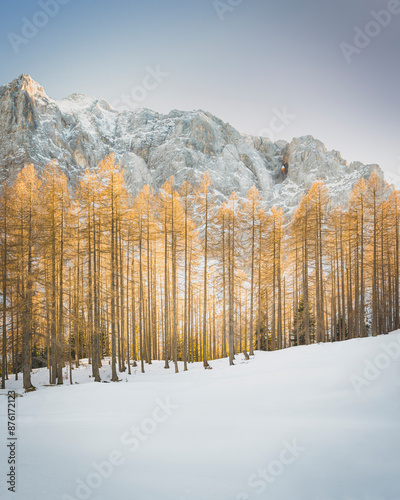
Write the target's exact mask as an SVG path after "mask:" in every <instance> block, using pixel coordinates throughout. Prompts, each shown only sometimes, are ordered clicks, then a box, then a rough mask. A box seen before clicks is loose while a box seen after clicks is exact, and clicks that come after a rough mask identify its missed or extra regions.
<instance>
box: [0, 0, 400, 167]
mask: <svg viewBox="0 0 400 500" xmlns="http://www.w3.org/2000/svg"><path fill="white" fill-rule="evenodd" d="M0 54H1V59H0V61H1V63H0V85H2V84H6V83H9V82H10V81H12V80H13V79H14V78H15V77H17V76H18V75H20V74H21V73H27V74H30V75H31V76H32V78H33V79H34V80H36V81H37V82H38V83H40V84H41V85H43V87H44V89H45V91H46V93H47V95H49V96H50V97H53V98H55V99H61V98H63V97H66V96H68V95H70V94H72V93H85V94H89V95H92V96H95V97H97V98H102V99H105V100H107V101H108V102H110V103H111V104H112V105H114V107H116V108H120V109H135V108H136V107H147V108H150V109H153V110H155V111H158V112H160V113H168V112H169V111H170V110H172V109H181V110H192V109H203V110H205V111H209V112H210V113H212V114H214V115H216V116H218V117H219V118H221V119H222V120H223V121H225V122H229V123H230V124H231V125H233V126H234V127H235V128H236V129H238V130H239V131H240V132H243V133H247V134H252V135H263V136H268V137H270V138H271V139H273V140H274V141H276V140H278V139H285V140H287V141H290V140H291V139H292V138H293V137H299V136H302V135H313V136H314V137H316V138H318V139H319V140H321V141H322V142H323V143H324V144H325V145H326V147H327V148H328V149H336V150H338V151H340V152H341V153H342V156H343V158H345V159H346V160H348V161H349V162H351V161H355V160H358V161H361V162H363V163H378V164H379V165H380V166H381V167H382V168H383V169H384V170H385V171H386V172H390V173H392V174H394V175H398V176H400V141H399V132H400V91H399V90H400V89H399V81H400V64H399V55H400V0H274V1H270V0H143V1H138V0H129V1H128V0H113V1H111V2H110V1H109V0H41V1H39V0H38V1H36V0H18V1H16V0H2V1H1V4H0Z"/></svg>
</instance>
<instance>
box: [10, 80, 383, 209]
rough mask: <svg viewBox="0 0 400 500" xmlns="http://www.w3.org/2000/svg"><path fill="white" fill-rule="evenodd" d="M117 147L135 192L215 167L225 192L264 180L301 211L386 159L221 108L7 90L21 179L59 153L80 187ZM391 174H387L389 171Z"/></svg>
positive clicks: (14, 86) (28, 85)
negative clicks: (308, 201) (264, 127)
mask: <svg viewBox="0 0 400 500" xmlns="http://www.w3.org/2000/svg"><path fill="white" fill-rule="evenodd" d="M112 152H114V153H115V156H116V159H117V160H118V162H120V163H121V164H122V165H123V167H124V169H125V172H126V180H127V183H128V185H129V187H130V189H131V190H132V192H133V193H137V192H138V191H139V189H140V188H141V187H142V186H143V185H145V184H147V183H150V184H152V185H153V186H154V187H156V188H157V187H160V186H161V185H162V184H163V182H164V181H165V180H166V179H168V178H169V177H170V176H171V175H174V177H175V182H176V184H177V185H179V184H180V183H181V182H183V180H184V179H187V180H189V181H190V182H196V180H197V179H198V177H199V175H200V174H201V173H202V172H204V171H205V170H208V171H209V172H210V175H211V178H212V180H213V184H214V189H215V190H216V191H217V193H218V194H219V196H220V197H221V198H225V197H227V196H229V195H230V194H231V193H232V192H233V191H237V192H238V194H239V196H245V195H246V193H247V191H248V190H249V189H250V188H251V186H253V185H255V186H256V187H257V188H258V189H259V191H260V192H261V193H262V195H263V198H264V199H265V201H266V202H267V203H268V204H270V205H272V204H276V205H278V206H282V207H283V208H284V210H285V211H288V210H290V209H292V208H293V207H294V206H295V205H296V204H297V203H298V201H299V199H300V197H301V195H302V194H303V193H304V192H305V190H306V189H307V188H308V187H309V186H310V185H311V184H312V183H313V182H314V181H315V180H318V179H322V180H324V181H325V183H326V185H327V186H328V188H329V189H330V191H331V194H332V196H333V198H334V200H335V201H338V202H345V201H346V200H347V196H348V193H349V191H350V190H351V188H352V186H353V185H354V183H355V182H357V180H358V179H360V178H361V177H366V178H367V177H369V175H370V174H371V172H372V171H373V170H374V169H378V170H379V171H380V172H381V170H380V169H379V167H378V166H377V165H363V164H362V163H360V162H353V163H351V164H350V165H349V164H348V163H347V162H346V161H345V160H343V159H342V157H341V156H340V153H339V152H337V151H327V149H326V148H325V146H324V144H323V143H322V142H320V141H318V140H317V139H314V138H313V137H311V136H304V137H299V138H295V139H293V140H292V141H291V142H290V143H288V142H286V141H277V142H275V143H273V142H271V141H270V140H269V139H267V138H265V137H252V136H249V135H244V134H241V133H239V132H238V131H237V130H235V129H234V128H233V127H232V126H231V125H229V124H228V123H225V122H223V121H222V120H220V119H219V118H217V117H215V116H213V115H212V114H210V113H208V112H205V111H201V110H196V111H178V110H173V111H171V112H170V113H169V114H168V115H162V114H159V113H156V112H154V111H151V110H149V109H138V110H136V111H123V112H119V111H116V110H115V109H113V108H112V107H111V106H110V105H109V104H108V103H107V102H106V101H104V100H101V99H96V98H94V97H89V96H87V95H84V94H72V95H71V96H69V97H67V98H65V99H62V100H58V101H57V100H54V99H51V98H50V97H48V96H47V95H46V93H45V91H44V89H43V87H42V86H41V85H39V84H38V83H36V82H35V81H34V80H33V79H32V78H31V77H30V76H28V75H21V76H19V77H18V78H16V79H15V80H14V81H13V82H11V83H9V84H7V85H3V86H2V87H0V166H1V169H2V170H3V173H4V172H5V173H7V174H9V175H11V176H13V175H15V174H16V172H17V171H19V170H20V169H21V168H22V167H23V166H24V165H25V164H26V163H34V164H35V165H36V166H37V168H38V169H39V170H40V169H41V168H43V167H44V165H46V164H47V163H48V162H50V161H51V160H53V159H56V160H57V161H58V163H59V164H60V166H61V167H62V168H63V170H64V171H65V173H66V174H67V176H68V178H69V179H70V181H71V182H72V183H74V182H75V181H76V179H77V178H78V177H79V175H80V174H81V173H82V172H83V170H84V168H85V167H86V166H89V167H93V166H95V165H96V164H97V163H98V162H99V161H100V160H101V159H102V158H103V157H104V156H105V155H106V154H109V153H112ZM382 175H383V174H382Z"/></svg>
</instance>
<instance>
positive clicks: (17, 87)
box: [9, 73, 48, 99]
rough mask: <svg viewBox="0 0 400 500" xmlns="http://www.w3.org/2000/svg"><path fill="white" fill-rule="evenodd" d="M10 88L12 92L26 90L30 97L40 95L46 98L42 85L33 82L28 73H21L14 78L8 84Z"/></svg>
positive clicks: (34, 97)
mask: <svg viewBox="0 0 400 500" xmlns="http://www.w3.org/2000/svg"><path fill="white" fill-rule="evenodd" d="M9 85H10V90H11V92H14V93H16V94H17V93H20V92H23V91H25V92H27V93H28V94H29V95H30V97H31V98H32V99H36V98H38V97H42V98H45V99H48V97H47V95H46V92H45V91H44V89H43V87H42V86H41V85H40V84H39V83H37V82H35V80H33V78H32V77H31V76H30V75H26V74H24V73H23V74H22V75H20V76H18V77H17V78H15V79H14V80H13V81H12V82H11V83H10V84H9Z"/></svg>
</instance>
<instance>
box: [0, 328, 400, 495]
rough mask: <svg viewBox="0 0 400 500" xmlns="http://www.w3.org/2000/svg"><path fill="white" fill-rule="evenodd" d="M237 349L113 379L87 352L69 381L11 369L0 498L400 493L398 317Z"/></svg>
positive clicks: (0, 403) (2, 429) (1, 404)
mask: <svg viewBox="0 0 400 500" xmlns="http://www.w3.org/2000/svg"><path fill="white" fill-rule="evenodd" d="M236 363H237V364H236V366H234V367H229V366H228V363H227V360H218V361H213V362H211V365H212V367H213V369H212V370H203V369H202V367H201V364H195V365H191V366H190V367H189V371H188V372H186V373H184V372H180V373H179V374H177V375H176V374H175V373H174V371H173V368H172V367H171V369H170V370H169V371H167V370H164V369H163V364H162V363H161V362H155V363H154V364H153V365H151V366H146V373H145V374H141V373H140V370H139V369H138V368H137V369H136V371H135V373H132V375H131V376H128V375H127V374H125V373H124V374H121V375H120V377H121V382H120V383H108V384H106V383H101V384H96V383H94V382H93V380H92V379H90V378H89V374H90V367H87V366H86V367H81V368H79V369H78V370H74V372H73V377H74V380H75V381H77V382H79V384H75V385H73V386H70V385H69V384H68V382H66V384H65V386H63V387H43V384H47V383H48V380H47V378H48V375H47V371H46V370H35V373H34V375H33V383H34V384H35V385H36V386H39V388H38V390H37V391H36V392H33V393H29V394H25V393H23V390H22V389H21V382H20V381H18V382H15V381H13V380H10V381H9V382H8V386H7V389H10V388H15V389H16V390H17V392H19V393H20V394H22V395H23V397H18V398H17V414H18V419H17V437H18V446H17V456H18V464H17V493H16V494H12V493H8V492H7V488H6V484H5V481H6V472H7V471H8V467H9V466H8V465H7V463H6V460H7V453H8V452H7V447H6V437H7V422H6V408H7V405H6V402H7V398H6V397H5V395H4V394H5V392H6V391H0V392H1V394H0V449H1V450H2V451H1V455H0V470H1V477H0V481H1V482H0V498H2V499H3V498H13V499H18V500H58V499H60V500H62V499H64V500H67V499H68V500H71V499H85V498H86V499H94V500H113V499H115V498H120V499H127V500H128V499H129V500H130V499H138V500H167V499H174V500H247V499H260V500H261V499H269V500H277V499H279V500H281V499H282V500H283V499H284V500H399V499H400V480H399V467H400V331H398V332H395V333H392V334H390V335H387V336H381V337H377V338H368V339H358V340H350V341H346V342H342V343H335V344H320V345H313V346H308V347H297V348H291V349H287V350H284V351H279V352H274V353H264V352H257V353H256V355H255V357H254V358H253V359H251V360H250V361H247V362H246V361H244V360H243V358H242V357H237V360H236ZM109 368H110V367H109V366H108V365H106V366H105V367H104V368H103V369H102V377H103V378H105V379H106V378H109V374H110V373H109V372H110V370H109ZM182 368H183V367H182V366H181V365H180V369H181V370H182ZM85 382H86V383H85ZM127 382H129V383H127Z"/></svg>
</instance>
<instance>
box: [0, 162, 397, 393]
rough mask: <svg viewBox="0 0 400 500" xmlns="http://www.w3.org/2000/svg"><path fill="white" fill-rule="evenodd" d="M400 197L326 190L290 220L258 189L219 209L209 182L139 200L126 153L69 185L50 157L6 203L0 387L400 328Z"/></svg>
mask: <svg viewBox="0 0 400 500" xmlns="http://www.w3.org/2000/svg"><path fill="white" fill-rule="evenodd" d="M399 215H400V208H399V193H398V192H397V191H395V190H393V189H392V188H391V187H389V186H388V185H387V184H386V183H385V182H384V180H383V179H382V178H381V177H380V176H379V174H378V173H377V172H373V173H372V174H371V176H370V178H369V179H368V180H365V179H363V178H362V179H360V180H359V181H358V182H357V184H356V185H355V186H354V188H353V190H352V193H351V195H350V197H349V200H348V203H346V204H345V205H335V204H334V203H333V202H332V200H331V198H330V194H329V191H328V189H327V187H326V186H325V184H324V183H323V181H317V182H315V183H314V184H313V185H312V186H311V188H310V189H309V191H308V192H307V193H305V194H304V195H303V196H302V198H301V199H300V201H299V204H298V206H297V208H296V209H295V210H294V212H293V213H292V214H290V215H288V216H285V215H284V213H283V211H282V210H281V209H277V208H276V207H272V208H271V209H268V208H267V206H266V204H265V203H264V201H263V200H262V197H261V195H260V193H259V192H258V191H257V189H256V188H255V187H253V188H251V189H250V190H249V192H248V194H247V196H246V198H245V199H240V198H239V197H238V196H237V194H236V193H233V194H232V195H231V196H230V197H229V199H227V200H226V201H224V202H222V203H219V202H218V200H217V197H216V194H215V192H214V190H213V189H212V182H211V178H210V176H209V174H208V172H206V173H204V174H203V176H202V178H201V179H200V180H199V182H198V184H197V185H195V186H192V185H190V184H189V183H188V182H184V183H183V184H182V185H181V186H180V187H179V188H178V187H176V186H175V185H174V179H173V177H171V178H170V179H169V180H168V181H166V182H165V183H164V185H163V186H162V187H161V188H160V189H159V190H158V192H155V191H154V189H153V188H152V187H151V186H149V185H148V186H145V187H143V188H142V189H141V191H140V192H139V194H138V195H137V196H136V197H134V196H132V194H130V191H129V189H128V188H127V186H126V184H125V180H124V172H123V170H122V169H121V167H120V165H118V164H117V163H116V161H115V158H114V156H113V155H110V156H108V157H106V158H105V159H104V160H103V161H101V162H100V163H99V165H98V166H97V167H96V168H87V169H86V171H85V172H84V175H83V176H82V177H81V178H80V180H79V182H78V183H77V185H76V186H74V187H71V185H70V184H69V183H68V181H67V178H66V176H65V175H64V173H63V172H62V171H61V169H60V168H59V166H58V165H57V164H56V163H55V162H53V163H50V164H49V165H47V166H46V167H45V168H44V170H43V171H42V172H41V174H40V175H39V174H38V172H37V171H36V169H35V167H34V166H33V165H28V166H26V167H25V168H24V169H23V170H21V171H20V172H19V174H18V175H17V177H16V179H14V180H12V181H10V180H7V179H6V180H4V181H3V182H2V184H1V193H0V254H1V256H0V259H1V273H0V280H1V295H0V296H1V311H2V327H1V328H2V349H1V353H2V365H1V374H2V387H3V388H4V387H5V380H6V379H7V378H8V375H9V374H10V373H15V376H16V377H18V374H19V373H21V372H22V377H23V386H24V388H25V389H27V390H29V389H31V388H32V383H31V372H32V369H33V368H35V367H39V366H47V367H48V368H49V383H50V384H61V383H63V367H65V366H67V367H68V370H67V375H66V371H65V370H64V376H67V378H68V377H69V379H70V382H71V383H72V379H73V367H75V366H79V363H80V360H81V359H83V358H89V361H90V363H91V366H92V375H93V377H94V380H95V381H100V367H101V365H102V362H104V361H102V360H104V358H105V357H109V358H110V361H109V362H110V364H111V372H112V381H117V380H118V372H124V371H125V370H127V371H128V373H131V368H132V367H134V366H137V365H138V364H139V363H140V369H141V371H142V372H144V371H145V364H151V362H152V360H163V363H164V366H165V368H169V367H170V363H171V364H172V365H173V367H174V369H175V371H176V372H177V371H178V361H183V369H184V370H187V369H188V364H189V363H193V362H195V361H202V363H203V365H204V367H205V368H210V365H209V360H210V359H216V358H220V357H229V363H230V364H233V363H234V356H235V354H236V353H238V352H241V351H243V350H245V351H246V352H249V353H250V354H253V353H254V350H255V349H258V350H260V349H262V350H276V349H282V348H286V347H289V346H292V345H300V344H310V343H313V342H333V341H339V340H345V339H349V338H355V337H363V336H367V335H370V334H371V335H378V334H384V333H387V332H389V331H391V330H394V329H397V328H399Z"/></svg>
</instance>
